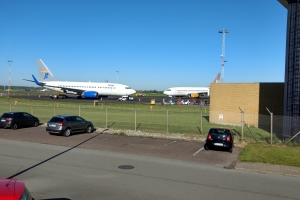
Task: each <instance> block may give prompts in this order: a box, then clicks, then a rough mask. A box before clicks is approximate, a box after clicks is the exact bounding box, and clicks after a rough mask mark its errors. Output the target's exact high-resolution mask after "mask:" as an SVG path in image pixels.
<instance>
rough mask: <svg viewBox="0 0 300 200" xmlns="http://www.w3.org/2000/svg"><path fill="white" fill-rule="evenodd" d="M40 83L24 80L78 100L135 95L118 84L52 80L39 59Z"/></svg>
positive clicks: (127, 87) (124, 86)
mask: <svg viewBox="0 0 300 200" xmlns="http://www.w3.org/2000/svg"><path fill="white" fill-rule="evenodd" d="M36 64H37V68H38V73H39V77H40V81H38V80H37V79H36V78H35V77H34V76H33V75H32V78H33V80H34V81H32V80H26V79H24V80H26V81H31V82H35V83H36V84H37V85H39V86H42V87H44V88H47V89H50V90H54V91H57V92H61V93H64V94H65V95H66V94H75V95H78V97H77V98H78V99H81V98H100V97H107V96H111V95H114V96H128V95H131V94H134V93H136V91H135V90H133V89H131V88H130V87H129V86H127V85H123V84H118V83H108V82H104V83H99V82H69V81H59V80H57V79H55V78H54V76H53V75H52V73H51V72H50V70H49V69H48V68H47V66H46V65H45V64H44V63H43V61H42V60H41V59H37V60H36Z"/></svg>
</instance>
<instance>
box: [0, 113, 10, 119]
mask: <svg viewBox="0 0 300 200" xmlns="http://www.w3.org/2000/svg"><path fill="white" fill-rule="evenodd" d="M1 117H3V118H11V117H13V115H12V114H10V113H4V114H3V115H2V116H1Z"/></svg>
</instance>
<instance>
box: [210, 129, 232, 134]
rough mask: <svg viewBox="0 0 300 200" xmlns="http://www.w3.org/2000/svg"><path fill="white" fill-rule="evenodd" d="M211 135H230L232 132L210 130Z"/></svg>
mask: <svg viewBox="0 0 300 200" xmlns="http://www.w3.org/2000/svg"><path fill="white" fill-rule="evenodd" d="M209 133H212V134H218V135H225V134H229V133H230V131H229V130H227V129H210V130H209Z"/></svg>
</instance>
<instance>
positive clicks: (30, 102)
mask: <svg viewBox="0 0 300 200" xmlns="http://www.w3.org/2000/svg"><path fill="white" fill-rule="evenodd" d="M30 107H31V114H32V115H33V106H32V101H31V100H30Z"/></svg>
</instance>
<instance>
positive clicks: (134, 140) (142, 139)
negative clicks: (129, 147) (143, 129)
mask: <svg viewBox="0 0 300 200" xmlns="http://www.w3.org/2000/svg"><path fill="white" fill-rule="evenodd" d="M142 140H147V138H142V139H139V140H134V142H138V141H142Z"/></svg>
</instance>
